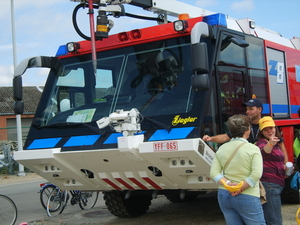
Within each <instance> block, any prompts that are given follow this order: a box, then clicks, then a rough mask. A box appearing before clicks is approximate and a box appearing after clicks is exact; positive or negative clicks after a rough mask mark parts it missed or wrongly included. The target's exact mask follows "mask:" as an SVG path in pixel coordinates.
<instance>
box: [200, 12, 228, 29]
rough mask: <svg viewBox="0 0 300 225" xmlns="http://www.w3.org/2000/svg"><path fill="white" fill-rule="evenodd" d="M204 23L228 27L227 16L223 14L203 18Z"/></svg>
mask: <svg viewBox="0 0 300 225" xmlns="http://www.w3.org/2000/svg"><path fill="white" fill-rule="evenodd" d="M203 22H205V23H207V24H209V25H211V26H214V25H216V26H222V27H227V22H226V16H225V15H224V14H222V13H217V14H212V15H209V16H204V17H203Z"/></svg>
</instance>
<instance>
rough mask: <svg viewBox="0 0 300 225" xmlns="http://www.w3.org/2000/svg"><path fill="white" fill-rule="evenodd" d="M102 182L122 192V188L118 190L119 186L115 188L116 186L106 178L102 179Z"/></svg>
mask: <svg viewBox="0 0 300 225" xmlns="http://www.w3.org/2000/svg"><path fill="white" fill-rule="evenodd" d="M102 180H103V181H105V182H106V183H108V184H109V185H110V186H112V187H113V188H114V189H116V190H122V188H120V187H119V186H117V185H116V184H114V183H113V182H112V181H110V180H109V179H107V178H102Z"/></svg>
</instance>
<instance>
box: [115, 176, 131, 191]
mask: <svg viewBox="0 0 300 225" xmlns="http://www.w3.org/2000/svg"><path fill="white" fill-rule="evenodd" d="M115 179H116V180H117V181H119V182H120V183H121V184H123V185H124V186H125V187H127V188H128V189H129V190H134V188H133V187H131V186H130V185H129V184H127V183H126V181H124V180H123V179H122V178H115Z"/></svg>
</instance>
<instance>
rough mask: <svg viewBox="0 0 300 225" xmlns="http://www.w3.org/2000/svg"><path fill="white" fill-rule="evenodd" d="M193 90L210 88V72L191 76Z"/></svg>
mask: <svg viewBox="0 0 300 225" xmlns="http://www.w3.org/2000/svg"><path fill="white" fill-rule="evenodd" d="M191 84H192V89H193V91H207V90H208V89H209V76H208V74H198V75H195V76H192V77H191Z"/></svg>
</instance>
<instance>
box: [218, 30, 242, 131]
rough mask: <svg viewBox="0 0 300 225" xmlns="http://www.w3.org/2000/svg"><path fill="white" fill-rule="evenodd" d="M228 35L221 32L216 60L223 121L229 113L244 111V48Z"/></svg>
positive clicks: (224, 127)
mask: <svg viewBox="0 0 300 225" xmlns="http://www.w3.org/2000/svg"><path fill="white" fill-rule="evenodd" d="M230 37H231V35H228V34H223V38H222V40H223V41H222V43H221V50H220V53H219V58H218V61H217V64H218V67H217V72H218V76H219V79H218V80H219V90H220V95H221V96H220V97H221V98H220V99H221V102H220V104H221V107H222V109H221V111H222V118H223V120H225V121H226V120H227V119H228V117H230V116H231V115H233V114H242V113H244V111H245V110H244V108H243V107H242V103H243V102H244V99H245V89H244V87H245V77H246V76H245V73H246V60H245V48H242V47H240V46H238V45H236V44H234V43H232V42H231V41H229V40H230ZM223 125H224V126H223V130H224V129H226V126H225V124H223Z"/></svg>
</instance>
